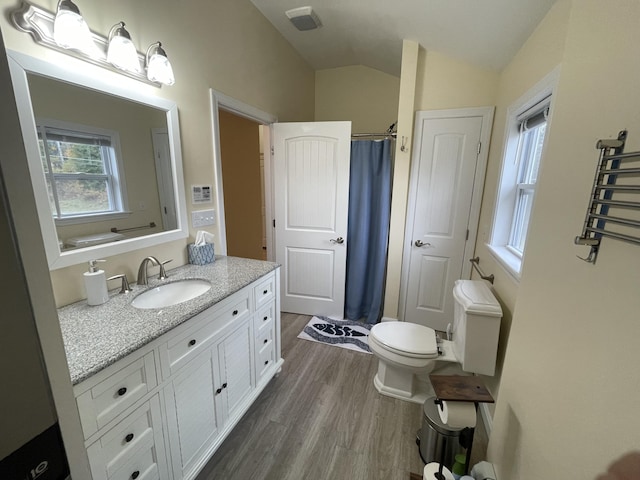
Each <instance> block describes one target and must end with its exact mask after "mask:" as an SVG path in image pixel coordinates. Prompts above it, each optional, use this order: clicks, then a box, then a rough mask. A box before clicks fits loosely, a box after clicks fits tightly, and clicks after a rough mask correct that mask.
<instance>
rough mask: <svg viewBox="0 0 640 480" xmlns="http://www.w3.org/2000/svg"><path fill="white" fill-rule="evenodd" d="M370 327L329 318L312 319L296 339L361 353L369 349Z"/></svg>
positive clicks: (364, 324) (368, 351)
mask: <svg viewBox="0 0 640 480" xmlns="http://www.w3.org/2000/svg"><path fill="white" fill-rule="evenodd" d="M371 327H372V325H369V324H366V323H361V322H353V321H351V320H334V319H333V318H329V317H312V318H311V320H310V321H309V323H307V325H306V326H305V327H304V329H303V330H302V331H301V332H300V334H299V335H298V338H302V339H304V340H311V341H312V342H319V343H326V344H327V345H333V346H335V347H342V348H348V349H349V350H355V351H357V352H362V353H371V350H370V349H369V330H371Z"/></svg>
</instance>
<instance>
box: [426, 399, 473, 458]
mask: <svg viewBox="0 0 640 480" xmlns="http://www.w3.org/2000/svg"><path fill="white" fill-rule="evenodd" d="M435 399H436V397H429V398H427V399H426V400H425V402H424V404H423V406H422V413H423V415H422V428H421V429H420V430H418V435H417V439H416V443H417V444H418V448H419V449H420V457H421V458H422V461H423V462H424V463H431V462H438V463H440V462H441V461H442V458H443V457H442V455H443V451H444V462H443V463H444V465H445V466H446V467H447V468H449V469H451V467H452V466H453V464H454V463H455V461H456V455H457V454H459V453H463V452H464V451H465V450H464V448H463V446H462V445H461V443H460V435H461V433H462V431H463V430H464V428H458V429H456V428H452V427H450V426H449V425H446V424H444V423H442V420H440V415H438V406H437V405H436V404H435V403H434V400H435Z"/></svg>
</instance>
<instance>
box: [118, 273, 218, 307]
mask: <svg viewBox="0 0 640 480" xmlns="http://www.w3.org/2000/svg"><path fill="white" fill-rule="evenodd" d="M209 289H211V284H210V283H209V282H207V281H206V280H199V279H188V280H179V281H177V282H171V283H165V284H163V285H159V286H157V287H155V288H151V289H149V290H147V291H146V292H143V293H141V294H140V295H138V296H137V297H136V298H134V299H133V300H132V301H131V305H133V306H134V307H135V308H162V307H170V306H171V305H177V304H179V303H182V302H186V301H187V300H191V299H193V298H196V297H199V296H200V295H202V294H203V293H205V292H207V291H209Z"/></svg>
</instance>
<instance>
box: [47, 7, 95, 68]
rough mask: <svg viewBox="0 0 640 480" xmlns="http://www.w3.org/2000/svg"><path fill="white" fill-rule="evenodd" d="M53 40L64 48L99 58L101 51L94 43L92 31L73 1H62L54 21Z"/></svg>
mask: <svg viewBox="0 0 640 480" xmlns="http://www.w3.org/2000/svg"><path fill="white" fill-rule="evenodd" d="M53 39H54V40H55V42H56V43H57V44H58V45H59V46H61V47H62V48H73V49H76V50H80V51H81V52H84V53H86V54H87V55H90V56H91V57H94V58H96V57H98V56H99V55H100V51H99V50H98V48H97V47H96V44H95V43H94V42H93V38H92V36H91V31H90V30H89V26H88V25H87V22H85V21H84V18H82V15H80V10H79V9H78V7H77V6H76V4H75V3H73V2H72V1H71V0H60V1H59V2H58V9H57V12H56V16H55V19H54V21H53Z"/></svg>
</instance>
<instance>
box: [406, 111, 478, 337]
mask: <svg viewBox="0 0 640 480" xmlns="http://www.w3.org/2000/svg"><path fill="white" fill-rule="evenodd" d="M429 117H430V115H429V112H418V113H417V114H416V128H415V136H416V142H415V146H414V156H413V162H412V171H411V179H412V180H411V193H410V208H409V211H408V217H407V235H406V239H405V241H406V242H407V244H405V245H406V246H405V249H409V250H408V253H405V257H404V265H403V269H404V270H405V271H406V273H405V281H406V285H405V288H404V291H405V295H406V296H405V306H404V319H405V320H406V321H409V322H413V323H418V324H421V325H426V326H428V327H431V328H434V329H436V330H446V328H447V324H448V323H452V322H453V285H454V282H455V281H456V280H457V279H459V278H462V275H463V269H465V267H466V269H467V271H468V266H467V265H466V264H468V263H469V262H468V261H467V259H466V258H465V256H466V254H467V253H466V252H465V250H466V247H467V236H468V229H469V228H470V221H471V219H470V216H471V213H472V200H473V199H474V198H475V199H479V198H480V196H479V195H477V193H478V192H477V191H476V192H475V193H476V194H475V195H474V188H475V189H478V188H480V189H481V188H482V182H483V181H484V178H480V179H477V178H476V176H477V175H478V174H479V173H480V172H479V171H478V169H477V166H478V156H479V146H480V140H481V134H482V133H483V132H482V128H483V119H484V118H483V116H468V117H454V118H429ZM485 128H486V125H485ZM480 170H481V174H482V177H484V165H483V168H482V169H480ZM478 180H479V181H478ZM477 211H478V209H474V212H477ZM473 221H475V222H476V224H477V213H476V214H475V220H473ZM474 232H475V227H474ZM474 237H475V233H474ZM470 241H475V240H474V239H470ZM409 242H410V243H409Z"/></svg>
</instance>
